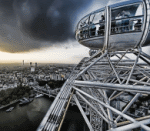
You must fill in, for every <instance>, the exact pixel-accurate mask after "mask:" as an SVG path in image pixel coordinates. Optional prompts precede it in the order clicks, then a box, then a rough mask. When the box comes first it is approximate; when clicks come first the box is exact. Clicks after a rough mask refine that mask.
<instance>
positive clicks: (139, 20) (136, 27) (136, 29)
mask: <svg viewBox="0 0 150 131" xmlns="http://www.w3.org/2000/svg"><path fill="white" fill-rule="evenodd" d="M141 26H142V23H141V19H138V21H137V23H136V24H135V25H134V29H135V31H140V30H141Z"/></svg>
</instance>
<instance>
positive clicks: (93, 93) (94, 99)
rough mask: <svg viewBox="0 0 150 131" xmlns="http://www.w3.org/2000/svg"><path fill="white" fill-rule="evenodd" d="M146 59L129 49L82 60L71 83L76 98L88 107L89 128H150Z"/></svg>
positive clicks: (149, 79) (149, 72) (148, 61)
mask: <svg viewBox="0 0 150 131" xmlns="http://www.w3.org/2000/svg"><path fill="white" fill-rule="evenodd" d="M133 55H134V56H133ZM129 57H133V58H132V59H130V58H129ZM149 58H150V56H148V55H147V54H145V53H143V52H142V51H141V50H135V49H134V50H133V49H131V50H128V51H125V52H123V51H122V52H107V51H106V52H105V53H104V54H102V55H101V56H100V57H97V58H92V59H89V58H87V59H86V60H85V62H84V64H83V65H82V66H81V67H80V73H78V75H77V78H76V79H75V80H74V81H73V83H72V85H73V89H74V90H75V94H74V95H75V96H76V98H77V99H78V98H80V99H82V100H83V101H84V102H85V103H86V104H87V105H88V107H89V108H88V110H89V112H90V116H91V117H89V118H90V119H89V122H91V123H90V124H91V125H90V126H92V130H94V131H97V130H103V129H104V127H103V126H104V125H107V129H108V130H110V131H121V130H131V129H136V128H142V129H144V130H150V128H149V127H148V126H147V125H148V124H150V116H149V113H150V112H149V108H150V107H149V102H150V95H149V94H150V59H149ZM89 103H90V105H89ZM83 110H84V109H83ZM97 116H99V117H97ZM87 118H88V117H87ZM103 122H105V123H107V124H103ZM93 123H94V124H93ZM87 124H89V123H87ZM88 127H89V126H88ZM105 129H106V128H105Z"/></svg>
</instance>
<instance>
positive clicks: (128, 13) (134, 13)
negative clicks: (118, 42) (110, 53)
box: [111, 3, 144, 34]
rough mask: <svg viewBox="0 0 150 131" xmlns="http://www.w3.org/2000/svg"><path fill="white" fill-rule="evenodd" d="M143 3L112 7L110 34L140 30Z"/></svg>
mask: <svg viewBox="0 0 150 131" xmlns="http://www.w3.org/2000/svg"><path fill="white" fill-rule="evenodd" d="M143 14H144V11H143V4H142V3H141V4H134V5H128V6H124V7H121V8H117V9H112V11H111V16H112V18H111V19H112V23H111V34H118V33H128V32H137V31H142V25H143V16H144V15H143Z"/></svg>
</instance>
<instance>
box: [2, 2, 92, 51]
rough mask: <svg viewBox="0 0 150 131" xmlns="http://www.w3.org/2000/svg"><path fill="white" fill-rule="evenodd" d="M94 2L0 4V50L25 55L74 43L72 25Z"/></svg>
mask: <svg viewBox="0 0 150 131" xmlns="http://www.w3.org/2000/svg"><path fill="white" fill-rule="evenodd" d="M93 1H94V0H0V17H1V19H0V49H1V50H3V51H8V52H22V51H29V50H32V49H38V48H41V47H44V46H51V45H54V44H56V43H60V44H61V43H62V42H64V41H67V40H68V39H74V29H73V24H74V22H75V21H76V19H77V17H78V15H79V14H81V12H82V11H83V12H84V10H85V9H87V8H88V7H89V6H90V5H91V4H92V2H93ZM80 11H81V12H80ZM45 43H46V44H45ZM47 43H48V44H47Z"/></svg>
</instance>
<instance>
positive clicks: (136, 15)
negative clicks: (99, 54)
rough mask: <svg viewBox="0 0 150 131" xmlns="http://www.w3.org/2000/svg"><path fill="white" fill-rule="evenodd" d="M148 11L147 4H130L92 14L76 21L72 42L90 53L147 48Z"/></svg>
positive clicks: (140, 1)
mask: <svg viewBox="0 0 150 131" xmlns="http://www.w3.org/2000/svg"><path fill="white" fill-rule="evenodd" d="M148 9H149V1H148V0H130V1H125V2H120V3H117V4H113V5H109V6H106V7H104V8H101V9H99V10H96V11H94V12H92V13H90V14H88V15H86V16H85V17H83V18H82V19H81V20H80V21H79V23H78V25H77V27H76V39H77V40H78V42H79V43H80V44H82V45H84V46H86V47H89V48H90V49H92V50H98V49H101V50H109V51H124V50H127V49H131V48H138V47H144V46H148V45H150V31H149V22H150V11H149V10H148Z"/></svg>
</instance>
